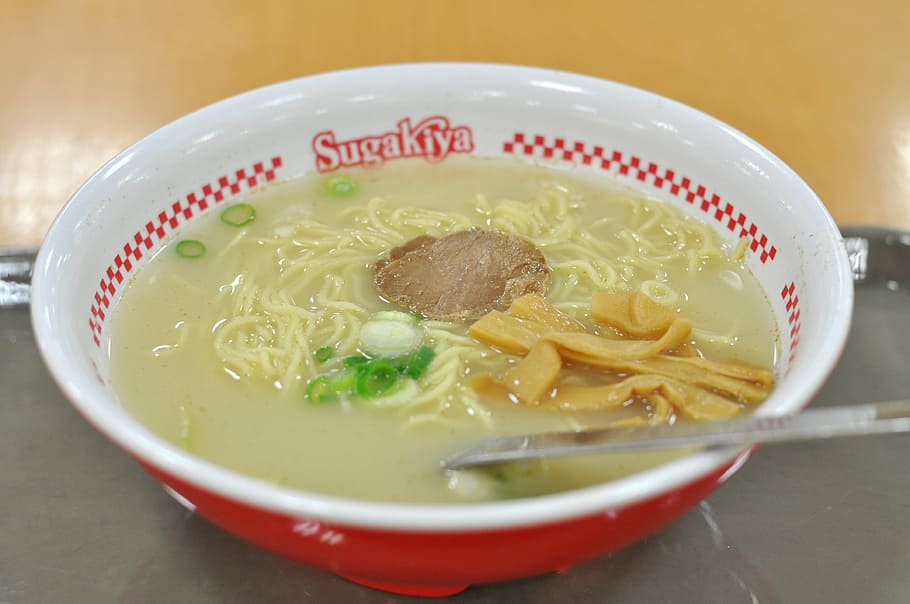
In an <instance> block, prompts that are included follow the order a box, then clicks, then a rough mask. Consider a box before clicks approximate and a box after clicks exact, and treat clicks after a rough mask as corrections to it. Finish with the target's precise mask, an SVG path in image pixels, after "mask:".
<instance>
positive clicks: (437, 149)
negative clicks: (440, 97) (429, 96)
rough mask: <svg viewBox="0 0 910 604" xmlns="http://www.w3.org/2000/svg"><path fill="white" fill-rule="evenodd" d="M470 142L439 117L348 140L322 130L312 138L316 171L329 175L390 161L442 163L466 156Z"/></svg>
mask: <svg viewBox="0 0 910 604" xmlns="http://www.w3.org/2000/svg"><path fill="white" fill-rule="evenodd" d="M473 150H474V139H473V135H472V133H471V129H470V128H469V127H467V126H451V125H449V120H448V119H447V118H445V117H442V116H441V115H434V116H432V117H428V118H426V119H424V120H422V121H420V122H418V123H417V124H415V125H411V119H410V118H405V119H403V120H401V121H400V122H398V129H397V130H392V131H391V132H384V133H382V134H375V135H371V136H364V137H361V138H354V139H350V140H341V141H340V140H336V139H335V132H334V131H332V130H326V131H325V132H320V133H319V134H317V135H316V136H314V137H313V151H314V152H315V153H316V169H317V170H319V171H320V172H331V171H333V170H337V169H338V168H349V167H351V166H381V165H382V164H384V163H385V162H387V161H388V160H390V159H400V158H403V157H423V158H425V159H426V160H427V161H430V162H439V161H442V160H444V159H445V158H446V157H447V156H448V155H449V154H450V153H470V152H472V151H473Z"/></svg>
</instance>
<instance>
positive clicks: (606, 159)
mask: <svg viewBox="0 0 910 604" xmlns="http://www.w3.org/2000/svg"><path fill="white" fill-rule="evenodd" d="M502 150H503V152H505V153H512V154H515V155H529V156H532V157H542V158H545V159H553V158H555V159H561V160H563V161H570V162H574V163H579V164H582V165H585V166H594V167H599V168H601V169H602V170H607V171H612V172H616V173H618V174H621V175H623V176H632V177H634V178H635V179H636V180H638V181H640V182H643V183H646V184H652V185H653V186H655V187H656V188H658V189H661V190H666V191H669V192H670V193H671V194H672V195H674V196H676V197H680V198H682V199H685V200H686V202H688V203H690V204H692V205H697V206H698V207H699V208H700V209H701V211H702V212H704V213H705V214H708V215H709V216H713V217H714V220H716V221H717V222H719V223H721V224H723V225H724V226H725V227H726V228H727V229H728V230H729V231H730V232H734V233H738V235H739V237H741V238H742V237H747V236H748V237H750V238H751V239H752V241H751V243H750V244H749V249H751V250H752V251H753V252H757V253H758V258H759V260H760V261H761V262H762V264H764V263H766V262H767V261H769V260H774V257H775V256H777V248H776V247H774V246H773V245H770V243H769V241H768V237H767V235H765V234H764V233H762V232H760V231H759V229H758V227H757V226H756V225H755V223H754V222H751V221H750V220H749V219H748V218H746V215H745V214H743V213H742V212H740V211H737V210H736V208H734V207H733V205H732V204H730V203H728V202H725V201H721V199H720V197H719V196H718V195H717V194H716V193H712V194H710V195H709V194H708V191H707V189H706V188H705V187H704V185H697V184H695V183H693V182H692V181H691V180H690V179H689V178H687V177H685V176H681V175H679V174H676V173H675V172H674V171H673V170H670V169H667V168H660V167H658V166H657V164H655V163H652V162H645V161H643V160H642V159H641V158H640V157H637V156H635V155H630V154H628V153H623V152H621V151H607V150H605V149H604V148H603V147H601V146H599V145H593V146H592V145H588V144H586V143H583V142H579V141H574V142H567V141H566V140H565V139H563V138H558V137H557V138H553V139H552V140H550V139H548V138H547V137H545V136H542V135H540V134H537V135H534V136H528V135H525V134H524V133H521V132H516V133H515V136H514V137H513V138H512V140H508V141H506V142H505V143H503V146H502ZM759 249H761V251H760V252H759Z"/></svg>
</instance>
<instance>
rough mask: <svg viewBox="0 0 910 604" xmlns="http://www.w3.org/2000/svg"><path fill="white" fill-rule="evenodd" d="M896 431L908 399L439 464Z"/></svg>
mask: <svg viewBox="0 0 910 604" xmlns="http://www.w3.org/2000/svg"><path fill="white" fill-rule="evenodd" d="M897 432H910V400H900V401H891V402H883V403H874V404H868V405H852V406H844V407H825V408H821V409H809V410H807V411H803V412H802V413H797V414H793V415H777V416H754V415H753V416H749V417H744V418H742V419H734V420H730V421H716V422H703V423H686V424H675V425H672V426H654V427H651V426H647V427H640V428H602V429H595V430H583V431H578V432H550V433H544V434H530V435H526V436H507V437H503V438H492V439H489V440H485V441H482V442H480V443H478V444H477V445H475V446H473V447H470V448H468V449H465V450H463V451H459V452H457V453H454V454H453V455H449V456H448V457H446V458H445V459H443V460H442V461H441V462H440V464H441V465H442V467H443V468H445V469H447V470H458V469H461V468H467V467H471V466H480V465H487V464H493V463H499V462H503V461H514V460H519V459H539V458H543V457H562V456H567V455H587V454H591V453H607V452H612V451H631V450H636V449H662V448H675V447H687V446H700V447H717V446H728V445H749V444H753V443H760V442H761V443H765V442H782V441H794V440H816V439H822V438H834V437H839V436H862V435H866V434H890V433H897Z"/></svg>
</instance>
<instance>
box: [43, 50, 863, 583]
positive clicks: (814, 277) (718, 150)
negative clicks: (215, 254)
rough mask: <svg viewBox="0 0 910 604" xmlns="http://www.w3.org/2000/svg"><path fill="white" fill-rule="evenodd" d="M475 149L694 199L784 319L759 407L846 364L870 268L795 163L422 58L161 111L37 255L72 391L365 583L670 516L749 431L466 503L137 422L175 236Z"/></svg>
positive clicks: (227, 516) (546, 554)
mask: <svg viewBox="0 0 910 604" xmlns="http://www.w3.org/2000/svg"><path fill="white" fill-rule="evenodd" d="M460 155H476V156H486V157H509V156H514V157H518V158H525V159H528V160H533V161H537V162H543V163H546V164H550V165H552V166H554V167H557V168H559V167H569V166H578V167H577V168H576V169H582V170H587V171H589V172H590V174H592V175H594V176H596V177H602V178H603V179H605V180H611V181H620V182H621V183H625V184H630V185H633V186H635V187H638V188H640V189H641V190H642V191H643V192H645V193H647V194H648V195H651V196H655V197H658V198H662V199H665V200H666V201H668V202H669V203H671V204H673V205H674V206H676V207H678V208H679V209H680V210H681V211H682V212H684V213H686V214H690V215H693V216H699V217H701V218H702V219H703V220H705V221H707V222H708V223H710V224H711V225H713V226H714V227H715V228H716V230H717V232H718V233H719V235H720V236H721V237H722V238H724V239H725V240H727V241H731V242H734V241H736V240H738V239H739V238H740V237H743V236H749V237H751V250H752V252H753V253H751V254H749V256H748V262H749V264H750V268H751V270H752V271H753V273H754V274H755V276H756V277H757V278H758V280H759V281H760V283H761V285H762V287H763V289H764V291H765V292H766V294H767V297H768V299H769V300H770V303H771V305H772V307H773V311H774V316H775V318H776V322H777V326H778V329H779V333H780V342H779V348H780V350H781V355H780V359H779V361H778V364H777V367H776V370H777V373H778V376H779V382H778V384H777V386H776V388H775V390H774V392H773V394H772V395H771V396H770V398H768V400H767V401H766V402H765V403H763V404H762V405H761V407H760V408H759V410H758V413H761V414H779V413H786V412H793V411H796V410H798V409H801V408H802V407H804V406H806V405H808V404H809V402H810V401H811V399H812V397H813V395H814V394H815V393H816V392H817V391H818V389H819V388H820V387H821V385H822V383H823V382H824V380H825V379H826V377H827V376H828V374H829V373H830V371H831V370H832V369H833V367H834V364H835V362H836V360H837V358H838V356H839V354H840V352H841V350H842V347H843V345H844V342H845V339H846V336H847V331H848V327H849V322H850V316H851V310H852V303H853V288H852V280H851V273H850V268H849V264H848V261H847V257H846V254H845V252H844V249H843V246H842V243H841V237H840V234H839V232H838V230H837V227H836V226H835V224H834V222H833V221H832V219H831V217H830V215H829V214H828V213H827V211H826V210H825V208H824V206H823V205H822V204H821V202H820V201H819V200H818V198H817V197H816V196H815V194H814V193H813V192H812V190H811V189H810V188H809V187H808V186H807V185H806V183H804V182H803V181H802V180H801V179H800V178H799V177H798V176H797V175H796V174H795V173H794V172H793V171H792V170H791V169H790V168H788V167H787V166H786V165H784V163H783V162H782V161H781V160H780V159H778V158H777V157H775V156H774V155H773V154H772V153H771V152H769V151H768V150H766V149H765V148H763V147H762V146H761V145H759V144H758V143H756V142H755V141H753V140H751V139H749V138H748V137H746V136H744V135H743V134H741V133H740V132H737V131H736V130H734V129H733V128H731V127H729V126H727V125H725V124H723V123H721V122H719V121H717V120H715V119H713V118H711V117H709V116H707V115H705V114H703V113H700V112H698V111H695V110H693V109H691V108H689V107H686V106H684V105H681V104H679V103H677V102H674V101H671V100H669V99H666V98H663V97H660V96H657V95H655V94H652V93H649V92H645V91H643V90H638V89H635V88H630V87H628V86H624V85H620V84H616V83H613V82H608V81H604V80H599V79H595V78H590V77H585V76H580V75H574V74H569V73H564V72H558V71H551V70H545V69H536V68H527V67H514V66H504V65H482V64H417V65H395V66H386V67H375V68H366V69H355V70H350V71H342V72H336V73H329V74H325V75H318V76H313V77H307V78H302V79H299V80H294V81H290V82H284V83H281V84H276V85H273V86H269V87H266V88H262V89H259V90H255V91H252V92H249V93H246V94H242V95H240V96H237V97H234V98H231V99H228V100H225V101H222V102H220V103H217V104H215V105H212V106H210V107H207V108H205V109H202V110H200V111H197V112H195V113H192V114H190V115H188V116H186V117H184V118H182V119H179V120H177V121H176V122H173V123H172V124H169V125H167V126H165V127H164V128H161V129H160V130H158V131H157V132H154V133H153V134H151V135H149V136H148V137H146V138H144V139H143V140H141V141H139V142H138V143H136V144H135V145H133V146H132V147H130V148H128V149H126V150H125V151H123V152H122V153H120V154H119V155H117V156H116V157H115V158H113V159H112V160H111V161H110V162H108V163H107V164H106V165H105V166H103V167H102V168H101V169H100V170H99V171H98V172H97V173H96V174H95V175H94V176H92V177H91V178H90V179H89V180H88V182H86V183H85V184H84V185H83V186H82V188H80V189H79V191H77V192H76V194H75V195H73V197H72V198H71V199H70V200H69V202H68V203H67V205H66V207H65V208H64V209H63V211H62V212H61V213H60V215H59V216H58V217H57V219H56V221H55V222H54V224H53V226H52V227H51V229H50V231H49V233H48V235H47V238H46V239H45V241H44V244H43V246H42V248H41V251H40V253H39V255H38V260H37V265H36V268H35V273H34V280H33V286H32V288H33V289H32V319H33V323H34V329H35V333H36V337H37V341H38V343H39V345H40V348H41V352H42V354H43V356H44V359H45V361H46V362H47V364H48V366H49V368H50V370H51V372H52V374H53V376H54V378H55V379H56V381H57V383H58V384H59V386H60V388H61V390H62V391H63V392H64V394H65V395H66V397H67V398H68V399H69V400H70V401H71V402H72V404H73V405H74V406H75V407H76V408H77V409H78V411H79V412H80V413H81V414H82V415H83V417H85V419H86V420H87V421H89V422H90V423H91V424H92V425H94V426H95V427H96V428H97V429H98V430H99V431H100V432H102V433H103V434H104V435H105V436H107V437H108V438H109V439H111V440H112V441H113V442H115V443H116V444H117V445H119V446H120V447H121V448H122V449H123V450H124V451H126V452H127V453H128V454H130V455H132V456H133V457H134V458H135V459H137V460H138V461H139V462H140V463H141V464H142V465H143V466H144V467H145V468H146V469H147V470H148V471H149V472H150V473H151V474H152V475H154V476H155V477H156V478H157V479H158V480H160V481H161V482H162V483H164V484H165V485H167V486H169V487H170V488H171V489H172V490H173V491H174V492H176V493H177V494H179V495H180V496H182V498H184V499H185V500H187V501H188V502H190V503H191V504H192V505H194V506H195V508H196V511H197V512H198V513H199V514H200V515H202V516H204V517H205V518H207V519H209V520H210V521H212V522H213V523H215V524H217V525H219V526H221V527H223V528H224V529H225V530H227V531H229V532H231V533H233V534H235V535H238V536H240V537H241V538H243V539H246V540H247V541H249V542H251V543H254V544H256V545H258V546H261V547H263V548H265V549H267V550H270V551H272V552H276V553H278V554H281V555H284V556H287V557H289V558H292V559H294V560H298V561H300V562H303V563H306V564H311V565H314V566H318V567H321V568H324V569H328V570H330V571H332V572H335V573H338V574H341V575H344V576H347V577H351V578H354V579H355V580H358V581H360V582H362V583H366V584H369V585H373V586H377V587H382V588H386V589H391V590H394V591H399V592H404V593H417V594H424V595H444V594H446V593H454V592H455V591H458V590H459V589H461V588H463V587H464V586H466V585H468V584H471V583H479V582H491V581H502V580H508V579H514V578H517V577H523V576H528V575H533V574H538V573H545V572H549V571H554V570H565V569H568V568H570V567H571V566H572V565H573V564H576V563H578V562H579V561H581V560H584V559H587V558H590V557H592V556H596V555H599V554H603V553H605V552H609V551H611V550H614V549H616V548H619V547H622V546H624V545H626V544H628V543H630V542H633V541H635V540H637V539H640V538H642V537H643V536H645V535H647V534H649V533H653V532H655V531H657V530H659V529H660V528H661V527H662V526H663V525H665V524H666V523H667V522H669V521H671V520H672V519H674V518H676V517H677V516H679V515H680V514H682V513H683V512H685V511H686V510H687V509H689V508H690V507H691V506H693V505H694V504H695V503H696V502H698V501H699V500H701V499H702V498H704V497H705V496H707V495H708V493H710V492H711V490H712V489H714V488H715V487H716V486H717V485H719V484H720V483H722V482H723V481H724V480H725V479H727V478H728V477H729V476H730V475H731V474H732V473H733V472H734V471H735V470H736V469H737V468H738V467H739V466H740V465H741V464H742V463H743V462H744V461H745V459H746V458H747V457H748V455H749V453H750V451H749V450H736V449H727V450H721V451H711V452H701V453H696V454H693V455H690V456H687V457H684V458H681V459H678V460H676V461H673V462H670V463H667V464H664V465H661V466H659V467H656V468H654V469H651V470H648V471H645V472H641V473H639V474H636V475H633V476H629V477H627V478H623V479H620V480H616V481H614V482H611V483H608V484H603V485H599V486H594V487H590V488H586V489H580V490H575V491H571V492H566V493H560V494H556V495H549V496H544V497H537V498H531V499H523V500H513V501H501V502H491V503H480V504H459V505H405V504H388V503H374V502H366V501H356V500H352V499H345V498H339V497H329V496H325V495H320V494H318V493H310V492H305V491H299V490H293V489H288V488H283V487H280V486H277V485H274V484H269V483H266V482H262V481H260V480H256V479H253V478H249V477H247V476H243V475H240V474H236V473H234V472H231V471H228V470H226V469H224V468H221V467H218V466H216V465H213V464H211V463H209V462H207V461H205V460H202V459H200V458H197V457H194V456H193V455H191V454H189V453H187V452H186V451H184V450H182V449H180V448H178V447H175V446H173V445H171V444H169V443H167V442H165V441H164V440H162V439H161V438H159V437H157V436H156V435H154V434H152V433H151V432H150V431H149V430H147V429H146V428H144V427H143V426H142V425H140V424H138V423H137V422H136V421H134V420H133V419H132V418H131V417H130V416H129V415H128V414H127V413H126V412H125V411H124V410H123V409H122V408H121V407H120V405H119V404H118V402H117V399H116V396H115V395H114V393H113V392H112V389H111V387H110V379H109V378H110V375H109V372H110V368H109V362H108V358H107V357H108V355H107V352H106V346H107V342H108V328H109V325H110V320H111V316H110V315H111V313H113V312H116V302H117V298H118V296H119V295H120V293H121V291H122V289H123V287H124V286H125V285H126V283H127V280H128V279H129V278H130V276H131V275H132V274H133V273H135V271H137V270H138V269H139V268H140V267H141V266H142V265H143V264H144V263H145V262H146V261H147V259H148V258H149V257H150V256H151V255H152V254H153V253H154V252H155V250H156V248H157V247H158V246H160V245H161V243H162V242H163V241H165V240H167V239H169V238H170V237H172V236H173V235H174V234H175V233H177V232H179V231H180V230H181V228H183V226H184V225H185V224H186V223H188V222H190V221H192V220H193V219H194V218H195V217H197V216H199V215H201V214H202V213H204V212H206V211H208V210H210V209H211V208H213V207H214V206H217V205H219V204H220V203H222V202H224V201H225V200H229V199H230V198H231V197H233V196H235V195H238V194H241V193H243V192H245V191H248V190H250V189H253V188H258V187H261V186H263V185H267V183H269V182H271V181H275V180H285V179H291V178H295V177H299V176H302V175H305V174H307V173H312V172H314V171H317V172H330V171H332V170H335V169H338V168H341V167H344V166H348V165H354V164H356V165H360V164H366V165H376V166H378V165H381V164H383V163H385V162H394V161H397V160H399V159H400V158H401V157H420V158H423V159H425V160H426V161H431V162H441V161H446V160H447V159H448V158H451V157H454V156H460Z"/></svg>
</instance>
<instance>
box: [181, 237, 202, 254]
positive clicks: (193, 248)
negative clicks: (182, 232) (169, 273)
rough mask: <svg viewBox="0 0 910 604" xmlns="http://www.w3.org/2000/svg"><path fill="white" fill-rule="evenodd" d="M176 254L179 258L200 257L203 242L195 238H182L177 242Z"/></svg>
mask: <svg viewBox="0 0 910 604" xmlns="http://www.w3.org/2000/svg"><path fill="white" fill-rule="evenodd" d="M177 255H178V256H180V257H181V258H202V257H203V256H205V244H204V243H202V242H201V241H197V240H196V239H182V240H180V241H178V242H177Z"/></svg>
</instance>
